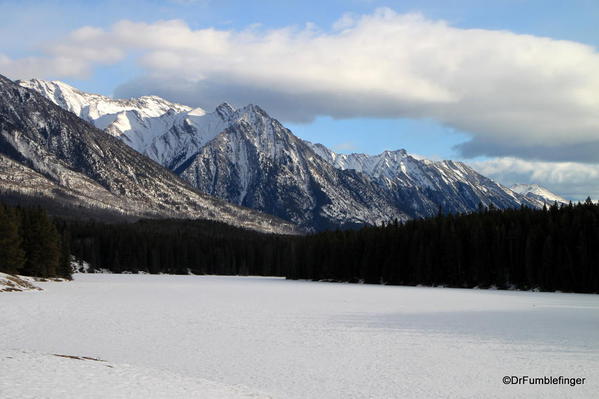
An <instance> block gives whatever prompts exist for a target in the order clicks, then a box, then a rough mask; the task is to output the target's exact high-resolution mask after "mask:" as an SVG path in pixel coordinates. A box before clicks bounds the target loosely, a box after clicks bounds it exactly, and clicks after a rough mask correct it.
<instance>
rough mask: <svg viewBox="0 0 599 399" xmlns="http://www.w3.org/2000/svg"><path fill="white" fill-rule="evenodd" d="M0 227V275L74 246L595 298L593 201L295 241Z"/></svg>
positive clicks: (105, 262)
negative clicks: (45, 240)
mask: <svg viewBox="0 0 599 399" xmlns="http://www.w3.org/2000/svg"><path fill="white" fill-rule="evenodd" d="M0 220H1V222H0V228H1V229H2V231H1V233H2V236H1V237H2V241H1V243H0V251H2V252H0V259H14V260H13V261H11V262H8V263H7V261H3V262H4V263H2V268H4V269H3V270H9V271H10V270H12V271H14V270H17V271H18V272H21V273H26V274H35V273H39V274H40V275H50V274H51V273H52V270H56V272H55V273H57V274H60V272H59V270H60V268H59V267H58V266H54V269H53V268H52V267H50V266H44V265H47V264H48V259H54V261H52V264H54V265H57V263H56V261H55V259H58V258H59V259H64V256H61V255H56V254H57V253H65V251H67V250H68V248H67V247H68V245H67V244H66V243H67V242H68V243H69V244H70V251H71V253H72V254H73V255H75V256H76V258H78V259H81V260H84V261H86V262H88V263H89V264H90V265H91V267H92V268H105V269H109V270H111V271H113V272H127V271H128V272H139V271H144V272H148V273H160V272H163V273H180V274H187V273H194V274H239V275H247V274H250V275H271V276H285V277H287V278H291V279H311V280H327V281H347V282H365V283H372V284H381V283H382V284H397V285H418V284H422V285H444V286H451V287H477V286H478V287H491V286H496V287H498V288H518V289H533V288H539V289H541V290H547V291H554V290H561V291H571V292H599V205H597V204H593V203H592V202H591V201H590V199H589V200H587V201H586V202H585V203H582V204H577V205H569V206H561V207H558V206H557V205H554V206H551V207H549V208H545V209H542V210H535V209H529V208H521V209H508V210H497V209H486V208H481V209H480V210H479V212H475V213H471V214H463V215H451V214H443V213H442V212H439V214H438V215H437V216H436V217H434V218H429V219H419V220H412V221H409V222H406V223H399V222H397V221H395V222H391V223H388V224H385V225H383V226H376V227H364V228H362V229H359V230H339V231H329V232H323V233H318V234H312V235H307V236H296V237H292V236H280V235H269V234H261V233H256V232H253V231H248V230H244V229H239V228H235V227H232V226H229V225H226V224H223V223H218V222H210V221H200V220H142V221H138V222H134V223H102V222H94V221H87V222H83V221H76V220H65V219H61V220H58V221H56V222H55V223H54V224H52V223H50V222H49V220H48V218H47V216H45V214H44V213H43V212H42V211H40V210H29V211H25V210H23V209H9V208H6V207H3V208H2V213H1V214H0ZM7 221H8V222H7ZM54 226H56V227H54ZM56 230H58V231H56ZM44 235H45V236H54V237H55V239H54V241H53V240H50V241H51V242H54V244H52V245H49V246H47V247H40V244H35V243H36V242H37V241H38V240H37V239H35V238H32V237H34V236H44ZM67 237H70V240H69V239H68V238H67ZM6 243H9V244H6ZM36 245H37V246H36ZM57 246H58V247H60V246H62V250H60V249H58V250H57ZM15 248H16V249H15ZM44 253H45V254H53V255H51V256H41V255H40V254H44ZM42 259H43V260H42ZM44 262H45V263H44ZM59 263H60V261H59Z"/></svg>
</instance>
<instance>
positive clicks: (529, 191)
mask: <svg viewBox="0 0 599 399" xmlns="http://www.w3.org/2000/svg"><path fill="white" fill-rule="evenodd" d="M510 190H512V191H514V192H516V193H518V194H522V195H525V196H527V197H532V198H536V199H538V200H541V201H543V202H546V203H554V202H558V203H562V204H567V203H568V202H569V201H568V200H567V199H565V198H564V197H562V196H560V195H557V194H555V193H552V192H551V191H549V190H547V189H546V188H545V187H541V186H539V185H538V184H514V185H513V186H511V187H510Z"/></svg>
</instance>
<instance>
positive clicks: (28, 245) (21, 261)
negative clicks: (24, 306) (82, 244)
mask: <svg viewBox="0 0 599 399" xmlns="http://www.w3.org/2000/svg"><path fill="white" fill-rule="evenodd" d="M70 242H71V239H70V237H69V235H68V232H67V231H64V232H63V233H62V234H61V233H59V231H58V229H57V227H56V225H55V223H54V222H53V221H52V220H51V219H50V218H49V217H48V215H47V213H46V211H45V210H43V209H41V208H19V207H17V208H13V207H8V206H5V205H3V204H0V272H4V273H9V274H22V275H26V276H38V277H64V278H70V277H71V266H70Z"/></svg>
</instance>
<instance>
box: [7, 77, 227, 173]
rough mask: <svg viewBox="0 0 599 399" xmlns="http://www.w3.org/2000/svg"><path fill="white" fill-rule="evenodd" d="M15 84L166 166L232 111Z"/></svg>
mask: <svg viewBox="0 0 599 399" xmlns="http://www.w3.org/2000/svg"><path fill="white" fill-rule="evenodd" d="M18 83H19V84H20V85H21V86H23V87H27V88H29V89H32V90H35V91H37V92H38V93H40V94H41V95H43V96H44V97H46V98H47V99H49V100H51V101H52V102H54V103H55V104H56V105H58V106H60V107H62V108H64V109H66V110H67V111H70V112H72V113H74V114H75V115H77V116H79V117H80V118H82V119H84V120H86V121H88V122H90V123H92V124H93V125H94V126H96V127H97V128H98V129H102V130H104V131H106V132H107V133H109V134H111V135H113V136H115V137H117V138H119V139H121V140H122V141H123V142H125V143H127V144H128V145H129V146H130V147H131V148H133V149H134V150H136V151H137V152H140V153H142V154H145V155H147V156H148V157H150V158H151V159H153V160H154V161H156V162H158V163H160V164H161V165H163V166H166V167H167V168H170V169H174V168H176V167H177V166H179V164H180V163H181V162H183V161H185V160H186V159H187V158H189V157H190V156H191V155H193V154H194V153H196V152H197V151H198V150H199V149H200V148H201V147H202V146H204V145H205V144H206V143H207V142H208V141H210V140H211V139H213V138H214V137H215V136H216V135H217V134H218V133H220V132H221V131H223V130H224V129H225V128H226V127H227V126H228V125H229V124H230V123H229V121H228V119H229V116H230V114H231V113H232V112H233V108H232V107H231V106H230V105H228V104H226V103H225V104H222V105H221V106H219V107H218V108H217V109H216V112H213V113H210V114H206V112H205V111H204V110H203V109H201V108H196V109H192V108H191V107H187V106H185V105H181V104H176V103H173V102H170V101H166V100H164V99H162V98H160V97H157V96H144V97H140V98H132V99H112V98H110V97H106V96H102V95H98V94H90V93H85V92H82V91H80V90H77V89H75V88H74V87H72V86H69V85H68V84H66V83H63V82H59V81H52V82H48V81H44V80H38V79H32V80H28V81H19V82H18Z"/></svg>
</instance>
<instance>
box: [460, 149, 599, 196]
mask: <svg viewBox="0 0 599 399" xmlns="http://www.w3.org/2000/svg"><path fill="white" fill-rule="evenodd" d="M470 165H471V166H472V167H473V168H475V169H476V170H477V171H479V172H480V173H482V174H483V175H485V176H488V177H491V178H493V179H495V180H497V181H499V182H501V183H502V184H505V185H508V186H509V185H512V184H515V183H525V184H529V183H536V184H540V185H541V186H544V187H546V188H548V189H549V190H551V191H553V192H555V193H557V194H560V195H562V196H563V197H565V198H568V199H571V200H584V199H585V198H586V197H587V196H591V197H592V198H593V199H595V200H597V199H599V164H583V163H576V162H542V161H526V160H523V159H518V158H513V157H502V158H496V159H491V160H487V161H477V162H470Z"/></svg>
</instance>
